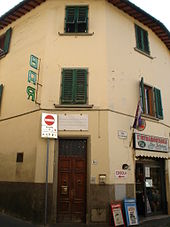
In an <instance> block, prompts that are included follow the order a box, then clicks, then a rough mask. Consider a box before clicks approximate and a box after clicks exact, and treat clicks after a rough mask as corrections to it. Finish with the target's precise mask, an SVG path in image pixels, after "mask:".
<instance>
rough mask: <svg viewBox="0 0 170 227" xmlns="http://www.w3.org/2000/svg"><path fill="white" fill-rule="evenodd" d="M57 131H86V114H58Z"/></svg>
mask: <svg viewBox="0 0 170 227" xmlns="http://www.w3.org/2000/svg"><path fill="white" fill-rule="evenodd" d="M59 130H68V131H74V130H75V131H87V130H88V115H87V114H60V115H59Z"/></svg>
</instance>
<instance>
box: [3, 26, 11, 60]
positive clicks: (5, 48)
mask: <svg viewBox="0 0 170 227" xmlns="http://www.w3.org/2000/svg"><path fill="white" fill-rule="evenodd" d="M11 33H12V28H9V29H8V30H7V31H6V33H5V34H3V35H2V36H0V58H1V57H4V56H5V55H6V54H7V53H8V51H9V45H10V39H11Z"/></svg>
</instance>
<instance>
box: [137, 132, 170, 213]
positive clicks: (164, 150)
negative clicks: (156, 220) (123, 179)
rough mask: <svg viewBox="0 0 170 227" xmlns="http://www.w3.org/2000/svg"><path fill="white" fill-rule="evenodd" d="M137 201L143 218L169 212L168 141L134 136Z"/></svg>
mask: <svg viewBox="0 0 170 227" xmlns="http://www.w3.org/2000/svg"><path fill="white" fill-rule="evenodd" d="M134 148H135V159H136V171H135V176H136V200H137V209H138V214H139V215H141V216H148V215H158V214H165V213H166V212H167V199H166V181H165V162H166V159H167V158H168V139H167V138H161V137H156V136H150V135H143V134H138V133H135V134H134Z"/></svg>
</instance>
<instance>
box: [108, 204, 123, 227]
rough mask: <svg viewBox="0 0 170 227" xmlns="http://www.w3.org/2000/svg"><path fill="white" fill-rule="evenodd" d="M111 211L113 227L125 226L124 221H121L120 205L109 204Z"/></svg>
mask: <svg viewBox="0 0 170 227" xmlns="http://www.w3.org/2000/svg"><path fill="white" fill-rule="evenodd" d="M111 211H112V216H113V221H114V226H125V225H124V220H123V214H122V209H121V204H120V203H117V204H114V203H111Z"/></svg>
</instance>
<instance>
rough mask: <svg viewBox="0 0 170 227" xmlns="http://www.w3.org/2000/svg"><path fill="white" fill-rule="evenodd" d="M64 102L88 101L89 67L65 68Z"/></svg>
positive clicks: (63, 74) (62, 93)
mask: <svg viewBox="0 0 170 227" xmlns="http://www.w3.org/2000/svg"><path fill="white" fill-rule="evenodd" d="M61 86H62V91H61V103H62V104H86V103H87V69H63V71H62V85H61Z"/></svg>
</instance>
